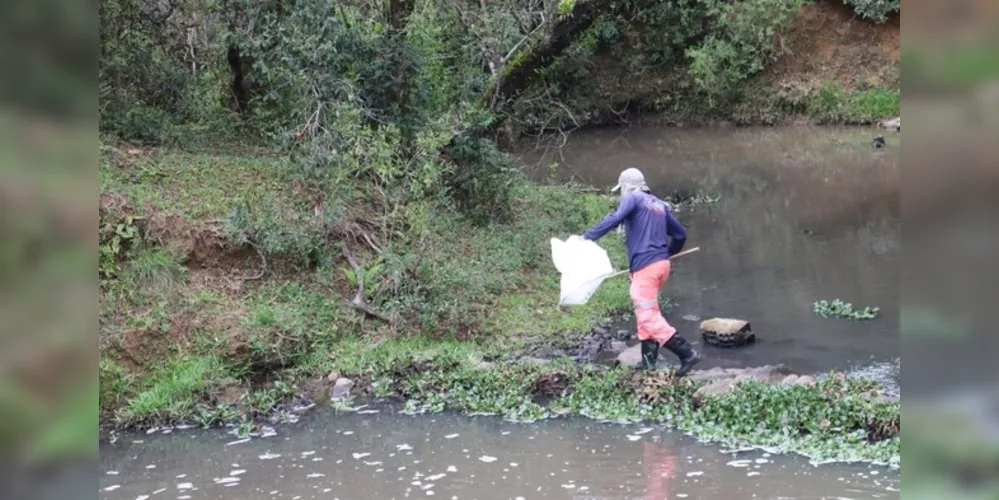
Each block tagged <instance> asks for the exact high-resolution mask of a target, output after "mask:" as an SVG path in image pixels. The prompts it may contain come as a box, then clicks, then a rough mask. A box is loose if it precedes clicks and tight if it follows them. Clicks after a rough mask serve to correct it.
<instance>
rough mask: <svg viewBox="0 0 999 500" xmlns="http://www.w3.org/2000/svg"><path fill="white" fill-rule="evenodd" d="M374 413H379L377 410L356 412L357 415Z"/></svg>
mask: <svg viewBox="0 0 999 500" xmlns="http://www.w3.org/2000/svg"><path fill="white" fill-rule="evenodd" d="M375 413H381V412H380V411H379V410H360V411H358V412H357V414H358V415H372V414H375Z"/></svg>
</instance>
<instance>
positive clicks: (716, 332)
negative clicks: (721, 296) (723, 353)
mask: <svg viewBox="0 0 999 500" xmlns="http://www.w3.org/2000/svg"><path fill="white" fill-rule="evenodd" d="M700 329H701V337H702V338H703V339H704V342H705V343H707V344H712V345H717V346H722V347H738V346H741V345H745V344H748V343H751V342H755V341H756V335H755V334H754V333H753V328H752V326H751V325H750V324H749V322H748V321H746V320H742V319H732V318H711V319H706V320H704V321H702V322H701V327H700Z"/></svg>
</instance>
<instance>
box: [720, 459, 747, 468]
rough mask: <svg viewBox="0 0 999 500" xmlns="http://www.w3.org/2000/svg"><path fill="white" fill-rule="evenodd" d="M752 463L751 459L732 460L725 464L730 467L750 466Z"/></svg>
mask: <svg viewBox="0 0 999 500" xmlns="http://www.w3.org/2000/svg"><path fill="white" fill-rule="evenodd" d="M750 463H752V462H751V461H750V460H732V461H731V462H729V463H727V464H725V465H728V466H729V467H749V464H750Z"/></svg>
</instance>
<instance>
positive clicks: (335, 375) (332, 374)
mask: <svg viewBox="0 0 999 500" xmlns="http://www.w3.org/2000/svg"><path fill="white" fill-rule="evenodd" d="M338 378H340V374H339V373H337V372H330V374H329V375H327V376H326V381H327V382H329V383H331V384H334V383H336V380H337V379H338Z"/></svg>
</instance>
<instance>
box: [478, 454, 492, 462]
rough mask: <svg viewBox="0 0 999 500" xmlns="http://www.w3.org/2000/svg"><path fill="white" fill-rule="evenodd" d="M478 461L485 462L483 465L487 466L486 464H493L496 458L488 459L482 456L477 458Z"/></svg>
mask: <svg viewBox="0 0 999 500" xmlns="http://www.w3.org/2000/svg"><path fill="white" fill-rule="evenodd" d="M479 461H480V462H485V463H487V464H488V463H492V462H495V461H496V457H490V456H488V455H483V456H481V457H479Z"/></svg>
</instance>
